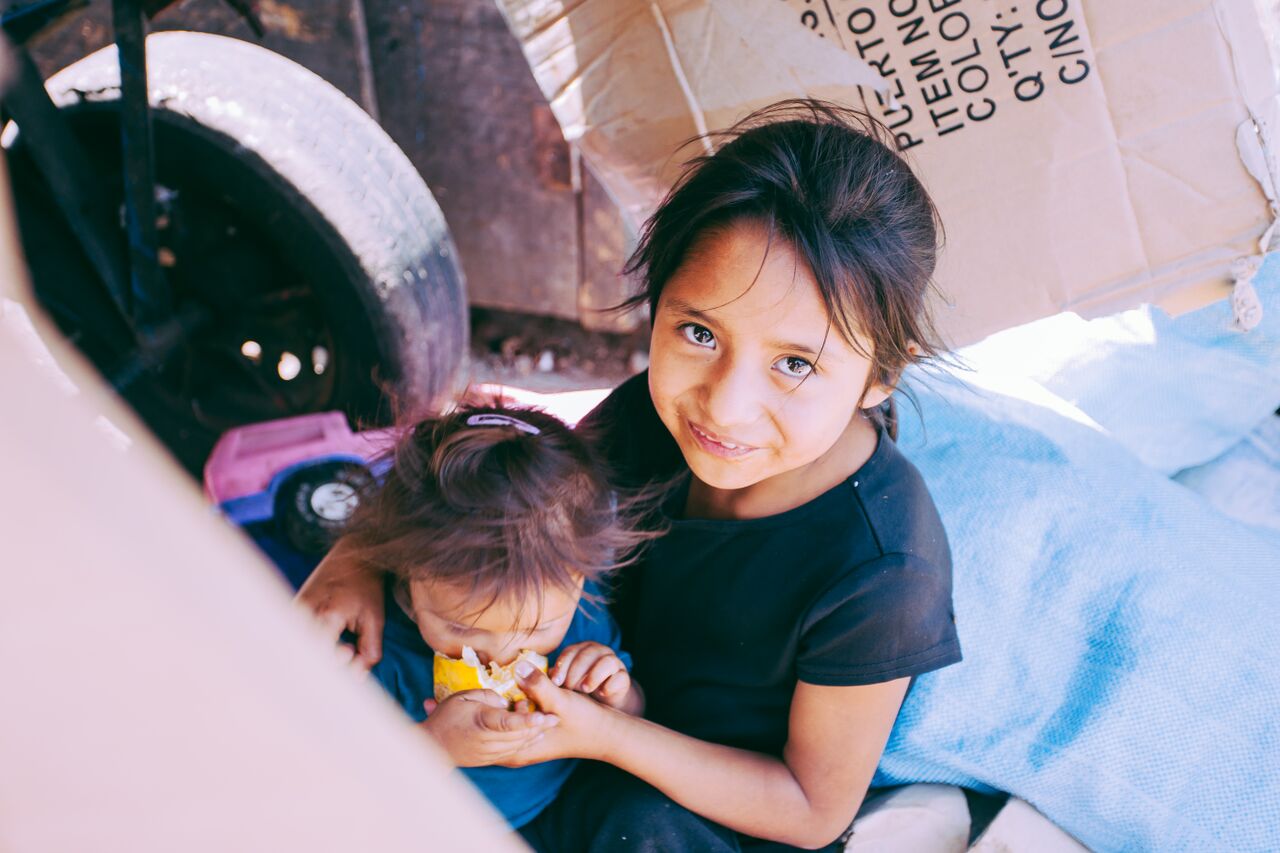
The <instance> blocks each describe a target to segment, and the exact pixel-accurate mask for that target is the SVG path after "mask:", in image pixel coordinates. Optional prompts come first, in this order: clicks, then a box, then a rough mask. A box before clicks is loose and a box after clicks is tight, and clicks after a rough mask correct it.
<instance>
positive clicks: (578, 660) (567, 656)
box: [548, 643, 631, 709]
mask: <svg viewBox="0 0 1280 853" xmlns="http://www.w3.org/2000/svg"><path fill="white" fill-rule="evenodd" d="M548 675H550V676H551V681H552V683H554V684H556V685H557V686H559V687H563V688H564V689H566V690H574V691H577V692H578V693H586V694H587V695H588V696H591V697H592V698H593V699H595V700H597V701H599V702H600V703H602V704H604V705H608V706H609V707H610V708H618V709H623V707H624V705H626V704H627V697H628V694H630V692H631V674H630V673H629V672H627V668H626V666H624V665H623V663H622V660H621V659H620V658H619V657H618V655H617V654H616V653H615V652H614V650H613V649H611V648H609V647H608V646H606V645H603V644H601V643H575V644H573V645H572V646H569V647H568V648H567V649H565V650H564V651H562V652H561V653H560V657H558V658H556V665H555V666H554V667H552V668H551V672H550V673H548Z"/></svg>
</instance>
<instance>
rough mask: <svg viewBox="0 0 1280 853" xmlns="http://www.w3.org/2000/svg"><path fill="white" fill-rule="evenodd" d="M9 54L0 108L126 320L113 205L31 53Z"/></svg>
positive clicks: (124, 271)
mask: <svg viewBox="0 0 1280 853" xmlns="http://www.w3.org/2000/svg"><path fill="white" fill-rule="evenodd" d="M13 58H14V59H15V60H16V65H17V72H18V73H17V77H16V79H15V80H14V81H13V84H12V85H11V86H10V87H9V90H8V91H7V92H5V95H4V107H5V112H6V113H7V114H8V115H9V116H11V117H12V118H13V121H14V122H15V123H16V124H17V125H18V132H19V133H20V134H21V135H22V140H23V145H22V147H23V150H24V151H25V152H26V153H27V156H29V157H30V158H31V160H32V162H33V163H34V164H35V167H36V169H37V170H39V172H40V175H41V177H43V178H44V181H45V183H46V184H47V185H48V187H49V191H50V192H51V193H52V195H53V201H54V203H55V204H56V205H57V207H58V210H59V211H61V213H62V215H63V217H64V218H65V219H66V220H67V224H68V225H69V226H70V228H71V233H73V234H74V235H75V236H76V239H77V240H79V241H80V246H81V248H82V249H83V250H84V253H85V256H86V257H87V258H88V259H89V263H90V265H91V266H92V267H93V269H94V271H95V272H96V273H97V274H98V277H99V278H100V279H102V283H103V284H104V285H105V286H106V288H107V293H108V294H109V295H110V296H111V301H112V302H113V303H114V304H115V306H116V308H117V309H118V310H119V311H120V316H121V318H123V319H124V320H125V321H126V322H128V321H129V317H130V312H129V309H130V300H129V288H128V274H129V272H128V259H127V258H126V257H125V253H124V249H123V247H122V246H121V245H120V241H119V233H120V230H119V229H120V226H119V224H118V214H117V213H116V212H115V205H114V204H113V203H112V202H111V199H110V196H109V194H108V193H107V192H106V191H105V188H104V187H103V186H102V185H101V181H100V180H99V179H98V176H97V175H96V174H94V172H93V170H92V168H91V167H90V164H89V159H88V157H87V156H86V154H85V152H84V149H83V148H82V147H81V145H80V142H79V141H78V140H77V139H76V138H75V136H73V135H72V133H71V130H70V128H69V127H68V126H67V123H66V119H65V118H64V117H63V116H62V115H60V114H59V111H58V108H57V106H55V105H54V103H53V101H51V100H50V99H49V93H48V92H47V91H45V88H44V81H43V80H42V79H41V77H40V71H39V69H37V68H36V65H35V63H34V62H32V60H31V57H30V56H29V55H28V54H27V52H26V51H25V50H23V49H21V48H19V49H17V50H15V51H13Z"/></svg>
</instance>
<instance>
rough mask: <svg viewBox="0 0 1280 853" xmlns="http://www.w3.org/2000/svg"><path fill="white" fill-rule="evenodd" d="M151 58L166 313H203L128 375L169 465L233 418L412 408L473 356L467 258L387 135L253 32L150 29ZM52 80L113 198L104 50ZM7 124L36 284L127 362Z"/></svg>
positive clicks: (95, 341) (100, 351) (109, 313)
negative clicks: (244, 37) (255, 39)
mask: <svg viewBox="0 0 1280 853" xmlns="http://www.w3.org/2000/svg"><path fill="white" fill-rule="evenodd" d="M147 56H148V73H149V82H150V91H151V102H152V105H153V110H154V111H153V117H154V125H155V138H156V144H155V150H156V169H157V177H158V186H157V197H158V199H159V201H160V207H161V215H160V217H159V219H158V223H157V224H158V226H159V227H160V234H161V239H160V244H161V257H162V261H163V263H164V264H165V265H166V267H167V268H166V270H165V272H166V277H167V280H168V283H169V286H170V289H171V291H172V294H173V302H174V306H175V313H179V312H180V313H182V314H183V315H184V316H192V315H195V316H201V317H204V318H205V321H204V322H202V323H200V324H199V325H197V326H196V327H195V328H194V329H193V330H191V331H190V332H189V333H188V334H187V335H186V336H185V337H184V338H183V340H182V341H181V342H180V343H179V345H178V346H177V347H176V348H175V349H174V350H173V351H172V352H171V354H170V355H169V356H168V357H167V358H166V359H165V360H164V362H163V363H162V364H161V365H159V366H158V367H157V368H155V369H153V370H151V371H149V372H147V373H145V374H144V375H143V376H142V377H141V378H140V379H138V380H137V381H135V382H133V383H132V384H130V385H128V386H127V387H125V388H123V389H122V390H123V393H124V395H125V396H126V398H127V399H128V400H129V402H130V403H131V404H132V405H133V406H134V408H135V409H137V410H138V412H139V413H140V414H141V415H142V417H143V418H144V420H146V421H147V422H148V424H149V425H150V426H151V428H152V429H153V430H155V432H156V433H157V434H158V435H159V436H160V438H161V439H162V440H163V441H164V442H165V443H166V444H167V445H168V446H169V447H170V448H171V449H172V450H173V451H174V453H175V454H176V455H177V456H178V458H179V460H180V461H181V462H182V463H183V464H184V465H185V466H186V467H187V468H188V469H189V470H191V471H192V472H193V473H195V472H198V471H199V469H200V466H201V465H202V464H203V462H204V459H205V458H206V457H207V455H208V452H209V450H210V449H211V447H212V444H213V442H214V441H215V440H216V439H217V437H218V436H219V435H220V434H221V433H222V432H223V431H225V430H226V429H228V428H230V427H232V426H236V425H238V424H242V423H249V422H254V421H261V420H267V419H271V418H277V417H283V416H288V415H294V414H301V413H305V412H313V411H323V410H332V409H340V410H343V411H345V412H347V413H348V414H349V415H350V416H352V418H353V420H355V419H358V420H362V421H365V422H375V423H376V422H380V421H385V420H386V416H387V415H388V413H389V409H388V407H387V404H386V398H385V397H384V396H383V394H382V392H383V391H384V390H385V391H388V392H390V394H391V396H393V397H394V398H395V399H396V401H397V402H398V403H399V404H401V407H402V408H404V409H406V410H420V409H423V408H427V407H429V406H431V405H432V404H433V403H434V402H435V401H437V400H438V399H439V398H440V397H441V396H442V395H445V394H448V393H449V392H451V391H453V390H454V388H455V383H456V382H457V378H458V376H459V375H460V368H461V366H462V363H463V360H464V358H465V356H466V352H467V317H466V298H465V292H464V285H463V278H462V273H461V271H460V269H459V268H458V265H457V260H456V257H457V256H456V252H455V250H454V246H453V242H452V240H451V238H450V236H449V232H448V229H447V227H446V225H445V222H444V218H443V216H442V214H441V212H440V208H439V207H438V205H437V204H436V202H435V200H434V199H433V198H432V196H431V193H430V191H429V190H428V189H427V187H426V185H425V184H424V183H423V181H422V178H421V177H420V176H419V175H418V173H417V171H416V170H415V169H414V167H413V165H412V164H411V163H410V162H409V160H408V159H407V158H406V157H405V155H404V154H403V153H402V152H401V151H400V149H399V148H398V147H396V145H395V143H394V142H393V141H392V140H391V139H390V137H388V136H387V135H386V133H384V132H383V131H382V129H381V128H380V127H379V126H378V125H377V123H376V122H374V121H373V119H372V118H370V117H369V116H368V115H367V114H366V113H364V112H363V111H362V110H361V109H360V108H359V107H358V106H356V105H355V104H354V103H352V102H351V101H350V100H348V99H347V98H346V97H345V96H344V95H342V93H340V92H339V91H338V90H337V89H335V88H333V87H332V86H330V85H329V84H328V83H326V82H325V81H323V80H322V79H320V78H319V77H317V76H316V75H314V74H312V73H311V72H309V71H307V70H306V69H304V68H302V67H301V66H299V65H297V64H296V63H293V62H291V61H289V60H287V59H285V58H283V57H281V56H279V55H277V54H274V53H272V52H270V51H268V50H265V49H263V48H261V47H258V46H257V45H254V44H250V43H248V42H242V41H238V40H235V39H230V38H224V37H221V36H214V35H207V34H203V33H187V32H163V33H156V34H154V35H152V36H150V37H149V38H148V39H147ZM47 88H48V90H49V92H50V94H51V96H52V97H53V99H54V101H55V102H56V103H57V104H58V105H59V106H60V107H61V108H62V110H63V114H64V115H65V116H66V117H67V118H68V120H69V123H70V125H71V127H72V130H73V132H74V133H75V135H76V136H77V137H78V138H79V139H80V141H81V142H82V143H83V144H84V147H85V149H86V150H87V151H88V152H89V153H90V157H91V159H92V161H93V162H92V165H93V168H94V170H95V172H96V173H97V174H98V175H99V176H100V177H101V179H102V180H103V182H104V184H105V185H106V186H108V187H109V188H110V190H111V191H112V192H114V193H115V194H116V197H118V198H121V199H122V198H123V193H122V178H121V167H120V153H119V152H120V143H119V121H118V101H119V97H120V89H119V69H118V67H117V61H116V54H115V49H114V47H109V48H106V49H104V50H101V51H98V52H97V53H94V54H92V55H91V56H88V57H86V58H84V59H82V60H80V61H79V62H77V63H75V64H74V65H72V66H70V67H68V68H66V69H64V70H63V71H61V72H59V73H58V74H56V75H54V77H52V78H51V79H50V80H49V81H48V83H47ZM5 138H6V141H7V145H6V147H7V148H8V152H7V153H8V157H9V160H10V174H11V175H12V176H13V184H14V194H15V198H16V201H17V209H18V220H19V228H20V231H21V235H22V242H23V248H24V250H25V252H26V255H27V258H28V261H29V263H30V265H31V268H32V277H33V279H34V282H35V286H36V291H37V296H38V298H39V299H40V300H41V302H42V303H43V304H44V305H45V306H46V308H47V309H48V310H49V311H50V313H51V314H52V315H53V317H54V319H55V320H56V321H57V322H58V324H59V325H60V326H61V328H62V329H63V331H64V332H65V333H66V334H67V335H68V336H69V337H70V338H71V339H72V340H73V341H74V342H76V343H77V344H78V345H79V346H80V347H81V349H82V350H84V351H85V353H86V354H87V355H88V356H89V358H90V359H91V360H92V361H93V362H94V363H95V364H96V365H98V366H99V368H100V369H101V370H102V371H103V372H104V374H106V375H107V376H108V377H109V378H110V377H111V376H112V375H113V371H118V370H119V367H120V365H121V364H128V363H129V360H130V356H131V352H130V347H131V346H132V342H131V338H130V336H129V334H128V330H127V328H125V327H124V324H123V322H122V321H121V320H120V319H119V318H118V317H117V316H116V315H115V313H114V311H113V310H112V307H111V303H110V302H109V301H108V298H107V296H106V293H105V292H104V289H103V288H102V286H101V285H100V284H99V283H98V280H97V278H96V277H95V275H94V274H93V272H92V268H91V267H90V266H89V264H88V262H87V261H86V259H85V258H84V257H83V255H82V253H81V252H80V251H79V248H78V244H77V243H76V241H75V239H74V238H73V237H72V235H71V233H70V231H69V229H68V228H67V226H66V225H65V223H64V222H63V220H62V218H61V216H60V214H59V213H58V211H57V209H56V208H55V207H54V206H53V204H52V200H51V199H50V198H49V191H48V189H47V188H46V187H45V185H44V184H43V182H42V181H41V179H40V178H39V176H38V174H37V172H36V170H35V168H34V167H33V166H32V165H31V163H30V161H29V160H28V159H27V157H26V155H25V154H24V144H27V141H26V140H24V139H23V135H22V133H21V128H17V133H16V135H15V134H14V132H13V128H12V126H11V127H10V128H9V130H8V133H7V134H6V137H5ZM31 144H38V140H32V141H31ZM119 238H120V240H121V241H122V242H123V240H124V234H123V232H122V233H121V234H120V235H119Z"/></svg>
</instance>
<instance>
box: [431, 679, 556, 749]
mask: <svg viewBox="0 0 1280 853" xmlns="http://www.w3.org/2000/svg"><path fill="white" fill-rule="evenodd" d="M424 704H425V706H426V708H427V713H428V714H429V716H428V717H427V719H426V721H425V722H423V723H422V724H421V726H422V729H423V731H425V732H427V734H429V735H431V737H432V738H434V739H435V741H436V743H438V744H440V746H441V747H443V748H444V751H445V752H447V753H449V760H450V761H452V762H453V763H454V764H455V765H456V766H458V767H483V766H485V765H488V764H499V763H502V762H504V761H507V760H510V759H511V758H513V757H514V756H515V755H516V754H517V753H519V752H521V751H522V750H524V749H526V748H529V747H530V746H533V745H535V744H536V743H537V742H538V740H539V739H540V738H541V737H542V736H543V733H544V732H545V731H547V730H548V729H551V728H553V727H554V726H556V725H557V723H558V722H559V721H558V720H557V719H556V718H555V717H553V716H551V715H549V714H542V713H534V714H529V713H522V712H519V711H508V710H507V700H506V699H503V698H502V697H501V696H499V695H498V694H497V693H494V692H493V691H492V690H466V691H463V692H461V693H455V694H453V695H452V696H450V697H449V698H448V699H445V700H444V701H443V702H441V703H439V704H436V702H435V700H433V699H428V700H427V701H426V703H424Z"/></svg>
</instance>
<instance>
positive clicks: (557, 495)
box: [344, 406, 655, 604]
mask: <svg viewBox="0 0 1280 853" xmlns="http://www.w3.org/2000/svg"><path fill="white" fill-rule="evenodd" d="M477 415H499V416H502V417H506V418H515V419H517V420H519V421H521V422H523V423H525V424H528V425H529V426H530V427H532V428H533V429H535V430H537V434H536V435H534V434H531V433H530V432H526V431H524V430H521V429H519V428H518V427H516V426H510V425H470V424H468V421H469V420H472V419H474V418H475V416H477ZM592 447H593V443H592V442H591V441H590V439H589V437H588V436H585V435H581V434H578V433H577V432H575V431H574V430H570V429H569V428H568V427H567V426H566V425H565V424H564V423H563V422H562V421H560V420H559V419H558V418H556V417H555V416H553V415H550V414H548V413H546V412H542V411H538V410H535V409H517V408H508V407H504V406H467V407H463V408H459V409H457V410H456V411H454V412H452V413H450V414H446V415H444V416H441V417H438V418H432V419H428V420H423V421H421V422H419V423H418V424H416V425H415V426H414V427H413V428H412V429H410V430H408V431H407V432H406V434H405V435H404V436H403V437H402V438H401V439H400V440H399V441H398V442H397V444H396V445H395V447H394V449H393V451H391V454H390V456H391V467H390V469H389V470H388V471H387V473H386V475H385V477H384V478H383V480H382V483H381V485H380V486H378V487H376V488H374V489H373V490H371V492H370V493H369V494H367V495H365V496H363V498H362V500H361V501H360V504H359V506H358V507H357V509H356V511H355V513H354V514H353V516H352V518H351V521H350V523H349V525H348V526H347V528H346V532H345V535H344V543H345V544H346V545H347V546H348V547H349V548H350V549H351V555H352V557H354V558H355V559H356V560H358V561H359V562H362V563H364V564H366V565H369V566H371V567H375V568H378V569H381V570H383V571H385V572H388V573H390V574H391V575H393V576H395V577H397V578H399V579H401V580H419V579H421V580H435V581H441V582H445V583H449V584H465V585H468V586H469V587H470V589H471V592H472V594H474V595H478V596H482V597H484V598H485V599H486V600H487V601H488V603H489V604H492V603H493V602H496V601H499V600H503V601H517V602H526V601H533V600H537V601H540V600H541V595H542V592H543V590H545V589H548V588H560V589H565V590H571V589H574V588H576V587H577V583H578V580H579V579H580V578H586V579H587V580H596V581H600V580H603V579H604V577H605V575H607V574H608V573H609V572H610V571H612V570H613V569H615V568H617V567H619V566H621V565H624V564H626V563H627V562H629V561H630V560H631V559H633V558H634V556H635V555H636V552H637V549H638V547H639V546H640V545H641V544H642V543H643V542H645V541H647V540H648V539H651V538H653V536H654V535H655V532H653V531H642V530H641V525H640V524H639V523H638V522H639V516H640V513H641V512H643V511H644V510H643V509H642V507H648V506H649V503H648V502H647V500H643V499H642V498H641V497H640V496H638V495H625V494H624V495H621V496H619V494H618V492H616V491H615V490H614V489H613V488H612V487H611V486H610V484H609V479H608V476H607V472H606V471H605V469H604V467H603V465H602V463H601V461H600V460H599V459H598V458H597V456H596V453H595V451H594V450H593V449H592Z"/></svg>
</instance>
